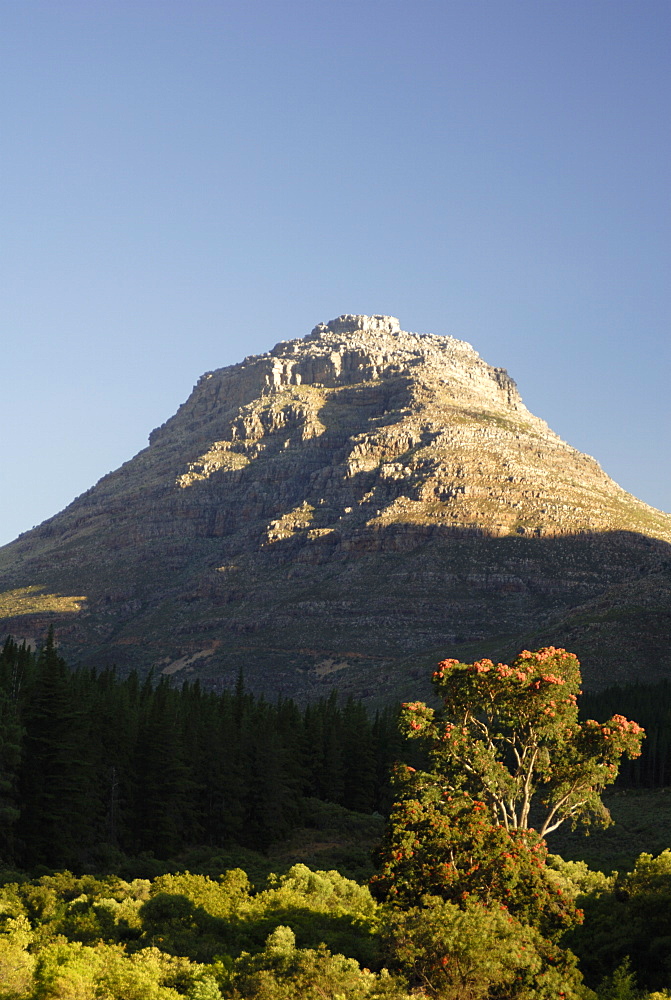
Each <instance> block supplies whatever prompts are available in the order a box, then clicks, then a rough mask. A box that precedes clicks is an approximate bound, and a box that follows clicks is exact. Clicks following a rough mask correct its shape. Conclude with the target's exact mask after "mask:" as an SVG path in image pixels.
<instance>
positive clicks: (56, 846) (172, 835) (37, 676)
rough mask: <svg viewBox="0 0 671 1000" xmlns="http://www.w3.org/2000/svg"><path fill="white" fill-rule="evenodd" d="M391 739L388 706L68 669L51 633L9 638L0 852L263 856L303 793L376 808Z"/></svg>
mask: <svg viewBox="0 0 671 1000" xmlns="http://www.w3.org/2000/svg"><path fill="white" fill-rule="evenodd" d="M399 746H400V737H399V735H398V731H397V726H396V712H395V711H391V710H390V711H384V712H378V713H377V714H376V715H374V716H371V715H370V714H369V713H368V712H367V711H366V709H365V708H364V707H363V706H362V705H361V704H360V703H358V702H355V701H353V700H348V701H347V702H345V703H343V704H340V703H339V702H338V700H337V698H336V696H335V695H333V696H332V697H330V698H328V699H325V700H322V701H319V702H317V703H315V704H312V705H310V706H308V707H307V708H302V709H301V708H299V707H298V706H297V705H296V704H295V703H294V702H292V701H289V700H280V701H278V702H277V703H275V704H270V703H268V702H267V701H264V700H263V699H257V698H255V697H253V696H252V695H251V694H249V693H248V692H246V691H245V690H244V687H243V684H242V682H241V681H240V682H239V683H238V685H237V688H236V689H235V690H234V691H232V692H226V693H223V694H213V693H209V692H205V691H203V690H202V689H201V688H200V686H199V684H198V683H197V682H196V683H192V684H189V683H187V684H184V686H183V687H182V688H176V687H173V686H172V685H170V684H169V683H168V682H167V681H166V679H165V678H161V679H160V680H158V682H155V681H153V680H152V679H151V678H149V679H147V680H145V681H141V680H140V679H139V677H138V676H137V674H131V675H130V676H129V677H127V678H124V679H121V678H119V677H117V676H116V675H115V673H114V672H113V671H111V670H105V671H102V672H100V673H96V672H95V671H91V670H88V669H87V670H81V669H80V670H70V669H69V668H68V667H67V664H66V663H65V661H64V660H63V659H62V657H60V656H59V655H58V652H57V649H56V647H55V644H54V640H53V635H51V634H50V635H49V637H48V639H47V641H46V643H45V645H44V647H43V648H42V649H41V650H40V651H39V652H38V653H34V652H32V650H31V649H30V648H26V647H25V645H18V644H17V643H16V642H14V641H13V640H11V639H8V640H7V641H6V643H5V645H4V648H3V650H2V653H1V654H0V860H1V861H3V862H4V863H5V864H15V865H16V864H18V865H20V866H22V867H24V868H29V869H32V868H35V866H37V865H46V866H49V867H59V866H64V865H68V866H71V867H75V868H81V866H82V865H83V864H84V865H86V863H87V857H93V858H95V855H96V851H98V852H99V851H100V850H101V845H108V846H110V847H112V848H114V849H116V850H119V851H121V852H123V853H124V854H127V855H138V854H141V853H143V852H147V853H149V852H150V853H153V854H154V855H155V856H156V857H158V858H168V857H172V856H174V855H175V854H177V853H179V852H180V851H181V850H182V849H184V848H186V847H188V846H192V845H195V844H198V845H208V846H213V847H227V846H231V845H238V846H242V847H245V848H251V849H254V850H264V849H266V848H267V847H268V845H270V844H271V843H272V842H274V841H277V840H281V839H282V838H283V837H285V836H286V835H287V834H288V833H289V832H290V831H291V830H292V829H294V828H295V827H297V826H300V825H301V823H302V817H303V811H304V806H305V803H306V801H307V799H308V798H311V797H313V798H318V799H322V800H324V801H328V802H334V803H337V804H340V805H343V806H345V807H346V808H348V809H353V810H357V811H360V812H372V811H386V810H387V808H388V805H389V795H390V792H389V784H388V774H389V769H390V765H391V764H392V763H393V761H394V760H395V759H397V758H398V756H399ZM89 863H90V862H89Z"/></svg>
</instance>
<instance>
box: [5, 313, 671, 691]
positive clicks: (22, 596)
mask: <svg viewBox="0 0 671 1000" xmlns="http://www.w3.org/2000/svg"><path fill="white" fill-rule="evenodd" d="M669 542H671V516H669V515H667V514H663V513H661V512H660V511H656V510H654V509H653V508H651V507H648V506H647V505H646V504H644V503H642V502H641V501H639V500H637V499H635V498H634V497H632V496H631V495H629V494H628V493H626V492H625V491H624V490H622V489H621V488H620V487H619V486H617V485H616V484H615V483H614V482H613V481H612V480H611V479H609V477H608V476H607V475H606V474H605V473H604V472H603V470H602V469H601V468H600V467H599V465H598V464H597V462H595V461H594V459H592V458H590V457H588V456H587V455H583V454H581V453H580V452H578V451H576V450H575V449H574V448H572V447H570V445H568V444H566V443H565V442H564V441H562V440H561V439H560V438H559V437H558V436H557V435H556V434H554V433H553V432H552V431H551V430H550V429H549V427H548V426H547V424H545V423H544V422H543V421H542V420H540V419H538V418H537V417H535V416H533V415H532V414H531V413H530V412H529V411H528V410H527V409H526V407H525V406H524V404H523V402H522V400H521V398H520V396H519V393H518V392H517V388H516V386H515V383H514V382H513V380H512V379H511V378H510V377H509V376H508V374H507V373H506V371H505V370H504V369H502V368H492V367H490V366H489V365H487V364H486V363H485V362H484V361H483V360H482V359H481V358H480V357H479V355H478V354H477V353H476V351H474V350H473V348H472V347H471V346H470V345H469V344H467V343H465V342H463V341H460V340H455V339H453V338H452V337H439V336H432V335H418V334H413V333H406V332H404V331H402V330H401V328H400V325H399V322H398V320H396V319H394V318H392V317H389V316H349V315H345V316H340V317H339V318H338V319H336V320H333V321H331V322H330V323H327V324H320V325H318V326H317V327H315V329H314V330H313V331H312V333H311V334H309V336H307V337H306V338H304V339H303V340H292V341H285V342H281V343H279V344H277V346H276V347H274V348H273V349H272V350H271V351H270V352H268V353H267V354H263V355H260V356H257V357H248V358H245V360H244V361H243V362H241V363H240V364H237V365H232V366H230V367H227V368H222V369H219V370H218V371H214V372H208V373H207V374H205V375H203V376H202V378H201V379H200V380H199V382H198V384H197V385H196V387H195V388H194V390H193V392H192V394H191V396H190V397H189V399H188V400H187V401H186V402H185V403H184V404H183V405H182V406H181V407H180V409H179V410H178V412H177V413H176V414H175V416H174V417H172V418H171V419H170V420H168V421H167V422H166V423H165V424H163V426H162V427H159V428H158V429H157V430H155V431H153V432H152V434H151V436H150V444H149V447H148V448H147V449H145V450H144V451H142V452H140V454H139V455H137V456H136V457H135V458H134V459H132V460H131V461H129V462H127V463H126V464H125V465H123V466H122V467H121V468H120V469H118V470H117V471H116V472H113V473H110V475H108V476H106V477H104V478H103V479H102V480H101V481H100V482H99V483H98V484H97V485H96V486H95V487H93V488H92V489H91V490H89V491H88V492H87V493H85V494H83V495H82V496H80V497H78V498H77V499H76V500H75V501H74V502H73V503H72V504H71V505H70V506H69V507H68V508H67V509H66V510H64V511H63V512H61V513H60V514H58V515H56V516H55V517H53V518H51V519H50V520H48V521H46V522H44V524H42V525H40V526H39V527H38V528H35V529H33V531H30V532H27V533H26V534H24V535H21V536H20V537H19V538H18V539H17V540H16V541H15V542H13V543H12V544H11V545H8V546H5V547H4V549H2V550H0V591H2V592H4V593H3V594H2V597H0V610H2V611H4V616H5V622H4V628H5V630H6V631H7V632H9V633H11V634H13V635H15V636H23V635H25V636H27V637H29V638H33V637H38V636H40V637H41V635H43V633H44V630H45V628H46V626H47V623H48V622H49V621H54V624H55V627H56V632H57V637H58V639H59V641H60V642H61V645H62V648H63V651H64V653H65V655H67V656H68V657H69V658H70V659H71V660H73V661H74V660H77V661H83V662H85V663H90V664H93V665H104V664H108V663H111V662H114V663H116V664H117V665H118V666H119V667H120V669H129V668H131V667H138V668H139V669H147V668H149V667H153V668H154V669H155V670H156V671H157V672H161V671H162V672H164V673H166V674H173V675H175V676H176V678H177V679H182V678H184V679H187V678H194V677H196V676H198V677H200V678H201V679H202V681H203V682H204V683H206V684H208V685H212V686H220V685H228V684H230V683H232V681H233V680H234V679H235V677H236V676H237V674H238V672H239V670H240V669H243V670H244V673H245V678H246V682H247V683H248V684H249V685H250V686H251V687H254V688H256V689H257V690H262V691H265V692H266V693H269V694H274V693H279V692H282V693H285V694H289V695H293V696H296V697H299V698H304V697H314V696H317V695H319V694H322V693H324V692H325V691H326V690H327V689H328V687H329V686H330V685H334V684H335V685H337V686H338V687H339V688H341V689H342V690H343V691H345V692H347V693H353V694H356V695H359V696H363V697H368V698H371V699H380V700H382V699H385V698H391V697H395V696H397V695H400V696H406V695H410V694H415V693H416V692H417V691H418V690H420V689H421V683H422V682H423V680H424V678H425V675H426V672H427V667H428V666H429V665H430V664H431V663H432V662H433V661H434V660H435V659H436V658H438V657H441V656H459V657H463V658H468V659H470V658H472V657H474V656H479V655H491V656H504V655H510V654H511V653H513V652H515V651H516V650H517V649H518V648H521V647H522V646H524V645H531V644H532V643H534V642H536V643H537V644H541V643H543V642H552V643H554V644H555V645H563V644H567V645H568V646H569V648H571V649H572V651H575V652H576V653H578V655H579V656H582V658H583V661H584V662H583V666H584V670H585V675H586V679H587V682H588V683H591V684H592V685H593V686H596V685H603V684H606V683H610V682H613V681H616V680H617V681H621V680H625V679H628V678H633V676H634V675H636V676H641V675H644V676H646V677H650V678H652V677H658V676H662V675H668V673H669V672H671V658H670V654H669V652H668V650H669V647H670V645H671V644H669V643H668V637H669V632H670V631H671V629H670V628H669V624H670V622H669V612H668V607H669V602H668V597H669V594H670V593H671V586H670V581H671V569H670V567H671V547H670V546H669Z"/></svg>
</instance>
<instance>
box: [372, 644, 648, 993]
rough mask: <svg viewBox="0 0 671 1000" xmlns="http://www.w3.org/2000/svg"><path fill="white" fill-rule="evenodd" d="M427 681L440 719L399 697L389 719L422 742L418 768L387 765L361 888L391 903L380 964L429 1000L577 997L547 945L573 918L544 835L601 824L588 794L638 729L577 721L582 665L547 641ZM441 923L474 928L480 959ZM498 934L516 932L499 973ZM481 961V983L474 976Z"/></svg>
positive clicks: (559, 953)
mask: <svg viewBox="0 0 671 1000" xmlns="http://www.w3.org/2000/svg"><path fill="white" fill-rule="evenodd" d="M433 682H434V685H435V687H436V691H437V693H438V695H439V696H440V698H441V700H442V703H443V707H442V710H440V711H436V710H434V709H433V708H430V707H428V706H427V705H425V704H424V703H423V702H411V703H409V704H406V705H404V706H403V711H402V714H401V725H402V728H403V730H404V731H405V733H406V734H407V735H408V736H411V737H419V738H423V739H424V740H425V741H426V743H427V744H428V751H429V760H430V769H427V770H426V771H420V770H415V769H414V768H412V767H407V766H406V765H397V768H396V772H395V776H394V780H395V785H396V788H397V790H398V797H397V801H396V803H395V805H394V807H393V809H392V813H391V816H390V819H389V823H388V826H387V832H386V834H385V839H384V841H383V844H382V845H381V848H380V853H379V860H380V870H379V872H378V874H377V875H376V876H375V877H374V879H373V881H372V885H371V887H372V889H373V890H374V892H375V894H376V895H377V896H378V897H381V898H383V899H385V900H387V903H388V904H389V911H388V913H389V928H390V941H389V948H390V953H391V957H392V960H395V961H397V962H398V963H400V964H401V965H402V966H403V967H404V968H408V969H412V970H413V975H414V977H415V980H416V983H417V984H418V985H422V986H423V987H429V988H430V990H431V991H432V995H435V996H436V997H441V998H447V997H450V998H452V997H457V996H458V997H459V998H465V997H473V998H474V1000H475V998H476V997H478V998H479V997H485V996H491V995H492V993H491V991H490V987H491V988H492V989H494V990H498V989H499V988H503V984H504V983H505V991H506V992H505V996H506V997H509V998H511V1000H513V998H514V1000H528V998H531V997H538V998H541V997H555V996H557V997H565V998H573V1000H577V998H578V997H579V996H583V995H584V994H583V992H582V988H581V986H580V975H579V973H578V972H577V971H576V968H575V956H573V955H572V954H571V953H570V952H569V951H567V950H566V949H563V948H561V947H560V945H559V942H560V939H561V936H562V934H563V933H564V931H565V930H566V929H567V928H569V927H571V926H572V925H573V924H575V923H577V922H580V920H581V919H582V914H581V912H580V911H579V910H577V909H576V907H575V898H574V896H573V894H571V893H567V892H566V888H565V886H564V885H563V884H562V881H561V879H558V878H557V876H556V873H555V872H553V871H552V870H551V869H550V868H549V867H548V866H547V864H546V859H547V847H546V844H545V840H544V839H543V838H544V836H545V834H547V833H550V832H551V831H552V830H556V829H557V827H558V826H560V825H561V824H562V823H563V822H565V821H566V820H570V821H571V822H573V823H575V822H577V821H582V822H590V821H596V822H599V823H601V824H604V825H605V824H607V823H608V822H609V820H610V817H609V815H608V812H607V810H606V809H605V808H604V806H603V804H602V802H601V799H600V793H601V792H602V790H603V789H604V788H605V787H606V785H608V784H610V783H611V782H613V781H614V780H615V777H616V776H617V771H618V766H619V762H620V760H621V758H622V756H623V754H627V755H628V756H630V757H636V756H638V754H639V753H640V747H641V740H642V738H643V735H644V734H643V730H642V729H641V727H640V726H638V725H636V723H635V722H629V721H627V719H625V718H623V717H622V716H619V715H616V716H613V718H612V719H610V721H609V722H607V723H603V724H600V723H597V722H594V721H592V720H590V721H588V722H584V723H580V722H579V721H578V706H577V698H578V695H579V693H580V664H579V663H578V660H577V659H576V657H575V656H573V655H572V654H570V653H567V652H566V651H565V650H563V649H555V648H554V647H552V646H550V647H548V648H547V649H540V650H538V651H537V652H535V653H530V652H528V651H524V652H523V653H520V655H519V656H518V657H517V659H516V660H515V661H514V663H513V664H512V666H507V665H506V664H503V663H499V664H496V665H495V664H494V663H492V661H491V660H480V661H478V662H477V663H459V662H458V661H457V660H443V661H442V663H440V664H439V665H438V670H437V671H436V672H435V674H434V675H433ZM534 826H535V827H536V829H534V828H533V827H534ZM448 904H449V905H448ZM451 907H452V908H451ZM454 907H456V909H457V910H458V911H460V912H462V913H464V914H466V915H467V918H468V920H467V919H466V917H464V918H463V920H462V918H460V917H458V915H455V914H456V910H454ZM450 914H451V915H452V916H451V918H450V919H452V918H454V920H456V924H455V927H458V928H461V930H463V929H464V927H465V926H466V924H467V923H468V921H471V923H473V922H474V921H475V924H477V926H478V927H480V928H481V930H482V935H481V937H483V940H486V941H487V942H489V943H488V944H487V946H486V947H485V952H486V951H487V948H489V952H488V953H487V954H484V953H483V949H482V948H480V947H479V946H478V943H477V941H476V940H475V939H473V940H472V941H471V942H470V944H469V948H470V949H471V951H469V953H468V954H467V955H464V954H462V951H463V948H462V947H461V945H460V943H459V934H456V936H455V935H450V934H448V932H447V930H446V929H445V928H446V925H445V921H446V919H447V916H448V915H450ZM462 924H463V927H462ZM490 924H491V926H490ZM450 926H451V925H450ZM469 926H470V924H469ZM506 927H509V928H510V934H513V936H515V935H521V937H519V940H518V939H517V937H516V938H515V940H516V941H517V943H518V944H519V948H518V949H517V951H518V952H519V954H517V953H516V955H517V957H515V956H512V958H511V959H510V961H508V959H506V962H504V963H503V964H500V963H499V964H498V965H497V964H496V962H494V959H495V958H496V955H495V948H494V949H493V945H492V941H491V938H492V934H495V936H496V941H495V942H494V944H496V946H497V947H498V945H499V944H500V945H501V948H503V949H504V950H505V946H506V938H505V935H504V936H503V937H502V936H501V933H500V930H501V928H504V930H505V928H506ZM496 928H498V930H496ZM525 928H526V929H525ZM448 930H449V928H448ZM522 938H524V940H522ZM408 940H410V941H411V944H412V942H414V944H412V946H410V945H408ZM511 940H512V939H511ZM483 947H484V946H483ZM492 949H493V950H492ZM529 949H531V950H529ZM496 954H498V953H496ZM474 956H475V958H474ZM475 959H477V961H476V960H475ZM485 960H487V961H489V962H490V965H491V966H492V967H491V969H489V971H487V973H486V975H484V979H483V980H482V981H480V979H478V978H477V976H476V977H475V978H474V975H475V974H474V973H473V969H474V968H475V969H476V971H477V969H484V967H485V964H486V961H485ZM492 962H494V965H492ZM464 970H465V971H464ZM448 973H449V974H448ZM455 976H456V978H455ZM459 977H461V978H459ZM464 977H466V978H464ZM476 980H477V981H476ZM496 995H497V996H498V995H499V993H498V992H497V993H496Z"/></svg>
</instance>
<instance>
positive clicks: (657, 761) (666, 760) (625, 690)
mask: <svg viewBox="0 0 671 1000" xmlns="http://www.w3.org/2000/svg"><path fill="white" fill-rule="evenodd" d="M610 709H613V710H615V711H621V712H623V713H624V714H625V715H631V717H632V718H635V719H636V721H637V722H638V723H640V725H641V726H643V728H644V729H645V733H646V740H645V742H644V744H643V752H642V753H641V756H640V757H639V758H638V759H637V760H632V761H623V763H622V768H621V774H620V776H619V778H618V781H617V786H618V787H619V788H664V787H668V786H669V785H671V682H669V681H667V680H665V681H660V682H659V683H657V684H629V685H626V686H624V687H610V688H606V689H605V690H604V691H600V692H598V693H596V694H589V693H588V694H586V695H584V697H583V699H582V702H581V716H582V717H583V718H588V717H590V718H591V717H594V718H599V717H601V716H603V715H604V713H605V716H606V717H607V716H608V713H609V711H610Z"/></svg>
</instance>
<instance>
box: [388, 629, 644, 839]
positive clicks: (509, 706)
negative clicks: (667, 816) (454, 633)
mask: <svg viewBox="0 0 671 1000" xmlns="http://www.w3.org/2000/svg"><path fill="white" fill-rule="evenodd" d="M433 683H434V686H435V689H436V693H437V695H438V696H439V698H440V699H441V701H442V703H443V708H442V710H441V711H439V712H436V711H435V710H434V709H432V708H430V707H428V706H427V705H425V704H424V703H423V702H418V701H416V702H409V703H407V704H405V705H404V706H403V713H402V716H401V725H402V727H403V729H404V731H405V732H406V734H407V735H408V736H411V737H413V736H415V737H417V736H419V737H423V738H425V739H428V740H429V741H430V745H431V749H430V757H431V761H432V764H433V769H432V775H431V779H430V780H437V781H439V782H440V784H441V786H442V788H443V792H444V795H445V797H446V798H447V797H449V796H450V795H454V794H455V793H462V792H468V793H470V794H471V795H473V796H474V797H475V798H477V799H478V800H480V801H482V802H484V803H485V804H486V806H487V807H488V809H489V811H490V813H491V816H492V818H493V820H494V821H495V822H496V823H497V824H499V825H501V826H504V827H505V828H506V830H526V829H528V828H529V827H530V826H532V825H533V826H535V827H536V828H537V829H538V832H539V834H540V835H541V836H542V837H544V836H545V835H546V834H548V833H551V832H552V831H553V830H556V829H557V827H559V826H560V825H561V824H562V823H564V822H565V821H566V820H571V821H572V822H574V823H575V822H577V821H582V822H585V823H589V822H597V823H599V824H601V825H606V824H607V823H608V822H609V815H608V813H607V811H606V809H605V808H604V806H603V804H602V802H601V797H600V795H601V792H602V791H603V789H604V788H605V787H606V786H607V785H609V784H611V783H612V782H613V781H614V780H615V778H616V777H617V773H618V767H619V764H620V760H621V758H622V756H623V755H625V754H626V755H627V756H628V757H631V758H633V757H638V756H639V754H640V752H641V741H642V738H643V735H644V733H643V730H642V728H641V727H640V726H639V725H638V724H637V723H635V722H630V721H629V720H628V719H625V718H624V716H622V715H614V716H613V717H612V718H611V719H609V720H608V722H605V723H599V722H596V721H594V720H593V719H590V720H588V721H587V722H583V723H580V722H579V721H578V695H579V694H580V693H581V691H580V684H581V676H580V664H579V662H578V659H577V658H576V657H575V656H574V655H573V654H572V653H567V652H566V650H565V649H555V647H554V646H548V647H546V648H544V649H539V650H538V651H537V652H534V653H532V652H529V651H528V650H524V651H523V652H521V653H520V654H519V656H518V657H517V658H516V660H515V661H514V662H513V664H512V665H511V666H508V665H507V664H504V663H498V664H494V663H493V662H492V661H491V660H487V659H485V660H478V661H477V662H475V663H460V662H459V661H458V660H442V661H441V662H440V663H439V664H438V669H437V670H436V672H435V673H434V675H433ZM532 805H533V807H534V809H537V810H538V814H537V816H534V817H533V819H534V822H533V823H532V822H531V820H532Z"/></svg>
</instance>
